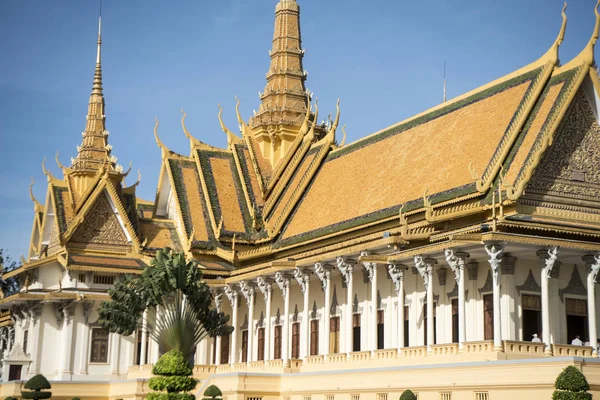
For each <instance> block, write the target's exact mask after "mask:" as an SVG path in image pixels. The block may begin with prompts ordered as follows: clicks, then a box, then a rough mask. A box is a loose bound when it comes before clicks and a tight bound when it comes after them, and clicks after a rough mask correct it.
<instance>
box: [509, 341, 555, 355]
mask: <svg viewBox="0 0 600 400" xmlns="http://www.w3.org/2000/svg"><path fill="white" fill-rule="evenodd" d="M503 345H504V352H505V353H506V354H523V355H527V356H544V347H545V344H544V343H535V342H517V341H513V340H505V341H504V342H503Z"/></svg>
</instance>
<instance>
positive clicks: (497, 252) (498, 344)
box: [485, 244, 504, 351]
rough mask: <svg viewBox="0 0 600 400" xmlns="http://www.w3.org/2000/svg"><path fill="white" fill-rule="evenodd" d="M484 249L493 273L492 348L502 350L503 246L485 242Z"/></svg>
mask: <svg viewBox="0 0 600 400" xmlns="http://www.w3.org/2000/svg"><path fill="white" fill-rule="evenodd" d="M485 251H486V252H487V253H488V255H489V256H490V259H489V260H488V261H489V263H490V267H491V268H492V273H493V278H494V282H493V293H494V294H493V296H494V350H495V351H502V325H501V321H500V263H501V262H502V252H503V251H504V249H503V247H502V246H500V245H498V244H486V245H485Z"/></svg>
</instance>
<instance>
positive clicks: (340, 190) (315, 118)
mask: <svg viewBox="0 0 600 400" xmlns="http://www.w3.org/2000/svg"><path fill="white" fill-rule="evenodd" d="M557 17H558V12H557ZM595 17H596V25H595V28H594V31H593V32H592V35H591V38H590V40H589V42H588V43H582V46H583V50H582V51H581V52H580V53H579V54H578V55H577V56H576V57H575V58H573V59H572V60H568V61H567V62H565V63H564V64H563V63H560V62H559V58H558V52H559V46H560V44H561V42H562V41H563V38H564V35H565V29H566V21H567V17H566V15H565V10H564V9H563V13H562V26H559V24H558V23H557V31H558V34H557V37H556V39H555V40H554V41H553V42H552V39H549V40H548V42H549V43H548V44H549V49H548V51H547V52H546V53H545V54H543V55H541V56H540V57H539V58H537V59H536V60H534V61H533V62H532V63H531V64H529V65H527V66H524V67H523V68H521V69H519V70H517V71H514V72H512V73H510V74H508V75H506V76H504V77H501V78H499V79H497V80H495V81H493V82H490V83H488V84H486V85H484V86H481V87H479V88H477V89H475V90H473V91H471V92H469V93H466V94H464V95H462V96H459V97H457V98H455V99H452V100H449V101H445V102H443V103H442V104H440V105H438V106H436V107H434V108H432V109H430V110H427V111H425V112H423V113H421V114H419V115H416V116H414V117H412V118H409V119H408V120H405V121H402V122H399V123H397V124H395V125H393V126H390V127H388V128H386V129H383V130H382V131H379V132H376V133H374V134H372V135H370V136H367V137H365V138H363V139H361V140H358V141H356V142H354V143H349V144H347V143H346V140H345V139H346V134H345V132H344V131H343V129H339V121H340V105H339V102H338V105H337V115H336V116H335V118H334V119H329V118H328V119H327V120H326V121H324V122H319V104H318V102H317V101H316V98H315V99H313V95H312V93H311V92H310V91H308V90H307V89H306V87H305V81H306V78H307V74H306V72H305V70H304V68H303V61H304V60H303V56H304V50H303V48H302V45H301V37H300V7H299V5H298V3H297V2H296V1H295V0H281V1H279V2H278V3H277V5H276V10H275V33H274V38H273V42H272V49H271V51H270V59H271V63H270V67H269V70H268V72H267V83H266V86H265V88H264V91H263V92H262V93H261V95H260V105H259V107H258V111H257V112H255V114H254V115H253V116H252V117H251V118H250V119H249V120H246V119H244V118H243V117H242V116H241V115H240V113H239V110H236V111H237V118H238V122H239V128H240V132H239V133H234V132H233V131H231V130H229V128H227V127H226V126H225V124H224V123H223V121H222V119H221V113H219V119H220V122H221V127H222V129H223V131H224V133H225V134H226V136H227V148H224V149H222V148H216V147H213V146H211V145H210V144H207V143H203V142H201V141H200V140H198V139H196V138H195V137H194V136H193V135H192V133H190V132H189V131H188V130H187V129H186V126H185V114H184V115H183V118H182V120H181V123H182V128H183V134H185V135H186V136H187V138H188V139H189V144H190V152H189V154H178V153H175V152H173V151H172V150H170V149H169V148H167V147H166V146H165V145H164V144H163V142H162V141H161V139H160V136H159V125H158V120H157V121H156V126H155V129H154V135H155V139H156V142H157V144H158V147H159V149H160V153H161V158H160V177H159V181H158V186H157V191H156V198H155V199H154V201H146V200H142V199H140V198H138V197H137V196H136V187H137V185H138V184H139V180H138V182H137V183H136V184H134V185H132V186H125V185H124V178H125V176H127V174H128V173H129V171H124V170H123V168H122V167H121V166H120V165H118V164H117V159H116V157H115V156H114V155H113V154H112V150H113V149H112V147H111V145H110V144H109V141H108V139H109V133H108V131H107V130H106V126H105V118H106V116H105V108H104V107H105V102H104V97H103V89H102V69H101V53H100V48H101V39H100V32H99V35H98V53H97V60H96V68H95V72H94V80H93V86H92V93H91V96H90V100H89V104H88V112H87V117H86V123H85V130H84V131H83V135H82V136H83V137H82V141H81V144H80V145H79V146H78V148H77V155H76V156H75V157H74V158H72V159H71V163H70V164H69V165H68V166H66V165H62V164H61V163H60V160H59V159H58V157H57V160H56V161H57V163H58V165H59V167H60V169H61V171H62V177H58V176H54V175H53V174H52V173H51V172H50V171H48V170H47V169H46V168H45V166H44V173H45V175H46V177H47V181H48V188H47V191H46V195H45V197H44V198H43V199H40V200H43V201H38V200H37V199H36V198H35V197H34V196H33V194H31V199H32V201H33V206H34V217H33V223H32V233H31V241H30V245H29V253H28V255H27V256H26V257H24V259H23V260H22V261H23V264H22V265H21V266H20V267H19V268H17V269H14V270H12V271H9V272H5V273H4V275H3V278H4V279H7V278H10V277H18V279H19V280H20V283H21V290H20V292H19V293H17V294H14V295H11V296H9V297H6V298H3V299H2V300H0V309H2V310H3V312H2V314H1V315H0V325H1V328H0V333H1V335H0V347H1V348H2V349H3V355H2V381H3V383H2V385H0V388H1V389H0V396H3V397H6V396H9V395H10V396H20V389H21V387H22V385H23V380H26V379H27V378H28V377H31V376H33V375H35V374H38V373H42V374H44V375H45V376H46V377H48V378H49V379H50V380H51V381H52V385H53V394H54V397H59V398H65V399H66V398H71V397H73V396H78V397H81V398H82V399H83V400H88V399H90V400H91V399H115V400H116V399H132V400H133V399H136V400H138V399H139V400H141V399H142V398H143V397H144V396H145V395H146V394H147V393H148V392H149V391H150V389H149V388H148V385H147V381H148V378H149V377H150V376H151V369H152V364H153V363H155V362H156V361H157V360H158V358H159V356H160V353H159V348H158V344H157V343H155V342H154V341H153V340H152V339H150V337H149V335H148V332H147V331H148V327H150V326H151V325H152V321H153V320H154V319H155V318H157V317H158V318H160V313H158V315H157V312H156V310H152V309H149V310H147V311H146V312H145V313H144V318H143V321H141V322H140V330H139V332H137V333H136V334H134V335H131V336H128V337H123V336H120V335H118V334H115V333H109V332H108V331H107V330H105V329H103V328H102V327H101V326H100V325H99V323H98V313H97V309H98V307H99V304H100V303H101V302H102V301H104V300H107V299H108V298H109V296H108V294H107V290H108V289H109V288H111V286H112V285H113V283H114V282H115V281H116V280H117V279H119V278H120V277H121V276H122V275H124V274H140V273H141V272H142V271H143V269H144V268H147V267H149V264H150V260H151V258H152V257H153V255H154V253H155V252H156V250H158V249H161V248H163V247H170V248H173V249H175V250H177V251H181V252H184V253H185V254H186V256H187V257H188V258H189V259H193V260H196V261H197V262H198V267H199V268H201V269H202V270H203V272H204V278H205V279H206V281H207V282H208V284H209V286H210V287H211V290H212V291H213V293H214V307H216V308H218V309H220V310H222V311H223V312H225V313H226V314H228V315H229V316H230V320H229V321H230V324H231V325H232V326H233V327H234V331H233V333H232V334H231V335H229V336H223V337H217V338H215V339H213V338H205V339H204V340H203V341H202V342H201V344H200V345H199V346H198V348H197V352H196V357H195V368H194V374H195V377H197V378H198V379H199V383H198V387H197V391H198V393H201V392H202V391H203V390H204V389H205V388H206V387H207V386H208V385H211V384H216V385H217V386H219V387H220V388H221V390H222V391H223V393H224V396H225V397H226V399H227V400H280V399H281V400H388V399H389V400H391V399H392V398H396V399H397V398H398V396H399V395H400V393H401V392H402V391H403V390H405V389H412V390H413V391H414V392H415V393H417V394H418V397H419V399H420V400H436V399H440V400H471V399H473V400H496V399H502V398H508V397H509V396H510V397H511V398H513V399H526V398H527V399H537V398H539V399H542V398H544V399H547V398H550V396H551V393H552V391H553V385H554V380H555V379H556V377H557V376H558V374H559V373H560V372H561V371H562V369H563V368H564V367H566V366H568V365H575V366H577V367H578V368H580V369H581V370H582V371H583V373H584V374H585V375H586V377H587V379H588V381H589V382H590V385H591V391H592V393H594V394H595V395H597V396H598V395H600V361H599V358H598V351H597V346H596V344H597V343H598V341H599V339H600V336H599V332H598V314H599V311H600V299H598V297H600V295H598V296H597V295H596V287H597V282H598V281H599V279H597V275H598V271H599V270H600V240H599V238H600V200H599V199H600V126H599V123H598V121H599V116H600V80H599V77H598V73H597V70H596V63H595V60H594V45H595V44H596V41H597V39H598V34H599V31H600V14H598V11H595ZM557 19H558V18H557ZM238 107H239V102H238ZM321 120H322V116H321ZM116 134H117V135H118V134H119V133H116ZM73 140H75V135H73ZM123 150H124V149H121V151H123ZM157 157H158V156H157ZM157 160H158V158H157ZM374 161H376V162H374ZM577 338H579V339H577ZM579 340H580V341H579Z"/></svg>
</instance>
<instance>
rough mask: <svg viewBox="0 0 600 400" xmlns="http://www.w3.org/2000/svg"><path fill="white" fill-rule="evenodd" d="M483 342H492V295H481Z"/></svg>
mask: <svg viewBox="0 0 600 400" xmlns="http://www.w3.org/2000/svg"><path fill="white" fill-rule="evenodd" d="M483 340H494V295H493V294H492V293H490V294H484V295H483Z"/></svg>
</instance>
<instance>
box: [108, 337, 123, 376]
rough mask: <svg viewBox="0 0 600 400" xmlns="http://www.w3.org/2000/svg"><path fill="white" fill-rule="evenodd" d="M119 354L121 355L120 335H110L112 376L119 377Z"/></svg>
mask: <svg viewBox="0 0 600 400" xmlns="http://www.w3.org/2000/svg"><path fill="white" fill-rule="evenodd" d="M119 354H121V335H119V334H118V333H114V332H111V333H110V365H111V368H110V371H111V374H112V375H119V361H120V360H119Z"/></svg>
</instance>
